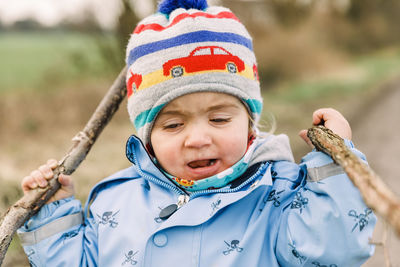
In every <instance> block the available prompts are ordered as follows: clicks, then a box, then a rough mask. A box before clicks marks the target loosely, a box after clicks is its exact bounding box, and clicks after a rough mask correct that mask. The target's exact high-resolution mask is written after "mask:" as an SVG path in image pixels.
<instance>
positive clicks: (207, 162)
mask: <svg viewBox="0 0 400 267" xmlns="http://www.w3.org/2000/svg"><path fill="white" fill-rule="evenodd" d="M216 161H217V160H216V159H204V160H195V161H192V162H189V163H188V166H189V167H190V168H192V169H198V168H204V167H209V166H212V165H214V164H215V162H216Z"/></svg>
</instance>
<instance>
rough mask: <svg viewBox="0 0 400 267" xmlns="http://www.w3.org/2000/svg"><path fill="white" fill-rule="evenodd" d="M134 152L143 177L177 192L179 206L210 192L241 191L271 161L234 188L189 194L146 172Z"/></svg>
mask: <svg viewBox="0 0 400 267" xmlns="http://www.w3.org/2000/svg"><path fill="white" fill-rule="evenodd" d="M132 154H133V157H134V159H135V163H136V164H137V166H138V168H137V169H138V171H139V173H140V175H141V176H142V177H144V178H146V179H148V180H150V181H152V182H154V183H156V184H158V185H161V186H163V187H166V188H168V189H171V190H172V191H173V192H175V193H176V194H177V195H178V202H177V204H176V205H177V206H178V208H181V207H182V206H183V205H185V204H186V203H188V202H189V201H190V200H192V199H194V198H196V197H199V196H202V195H207V194H210V193H233V192H236V191H239V190H240V189H242V188H243V187H244V186H246V185H248V184H249V183H251V182H252V181H253V180H254V179H255V178H256V177H258V176H259V175H260V173H261V172H264V171H265V169H267V168H268V166H269V164H270V162H267V163H263V164H261V166H260V168H259V169H258V171H257V172H256V173H255V174H253V175H252V176H251V177H250V178H249V179H247V180H246V181H245V182H243V183H242V184H241V185H239V186H238V187H235V188H233V189H213V190H201V191H196V192H194V193H192V194H190V195H189V194H188V193H186V192H185V191H183V190H182V189H180V188H179V187H176V186H173V185H170V184H168V183H166V182H164V181H161V180H159V179H157V178H154V177H153V176H152V175H147V174H145V173H144V172H143V171H142V170H141V168H140V165H139V164H138V163H139V162H138V160H137V157H136V154H135V153H132Z"/></svg>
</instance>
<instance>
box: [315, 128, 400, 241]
mask: <svg viewBox="0 0 400 267" xmlns="http://www.w3.org/2000/svg"><path fill="white" fill-rule="evenodd" d="M307 136H308V138H310V140H311V142H312V143H313V145H314V146H315V148H316V149H317V150H320V151H322V152H325V153H326V154H328V155H329V156H331V157H332V159H333V161H335V162H336V163H337V164H339V165H340V166H342V168H343V169H344V171H345V172H346V173H347V175H348V176H349V178H350V180H351V181H352V182H353V184H354V185H355V186H356V187H357V188H358V189H359V190H360V192H361V195H362V197H363V199H364V202H365V203H366V204H367V206H369V207H370V208H371V209H372V210H374V211H375V212H376V213H377V214H379V215H381V216H382V217H383V218H384V219H386V220H387V222H388V223H389V224H390V225H391V226H392V227H393V228H394V230H395V232H396V233H397V235H398V236H399V237H400V200H399V198H398V196H397V195H396V194H395V193H393V192H392V191H391V190H390V189H389V187H388V186H387V185H386V184H385V183H384V182H383V181H382V179H381V178H380V177H379V176H378V175H377V174H375V173H374V172H373V171H372V170H371V169H370V168H369V167H368V165H367V164H365V163H363V162H362V161H361V160H360V159H359V158H358V157H357V156H356V155H355V154H354V153H353V152H351V151H350V149H349V148H348V147H347V146H346V145H345V144H344V141H343V139H342V138H341V137H340V136H338V135H336V134H334V133H333V132H332V131H331V130H329V129H327V128H325V127H324V126H315V127H312V128H310V129H308V133H307Z"/></svg>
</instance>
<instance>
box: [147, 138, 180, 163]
mask: <svg viewBox="0 0 400 267" xmlns="http://www.w3.org/2000/svg"><path fill="white" fill-rule="evenodd" d="M151 142H152V146H153V151H154V154H155V156H156V158H157V160H158V162H159V163H160V164H161V165H162V166H163V168H164V167H165V166H169V165H171V163H173V162H175V161H176V159H177V154H178V149H177V145H176V143H175V142H174V141H173V139H172V138H170V137H169V138H168V141H166V138H158V137H157V136H154V137H153V138H152V139H151Z"/></svg>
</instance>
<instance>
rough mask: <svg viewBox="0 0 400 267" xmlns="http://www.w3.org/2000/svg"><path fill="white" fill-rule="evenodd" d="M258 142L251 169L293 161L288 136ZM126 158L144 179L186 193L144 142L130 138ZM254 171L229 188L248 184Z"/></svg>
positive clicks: (270, 137) (259, 139) (133, 137)
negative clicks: (262, 164)
mask: <svg viewBox="0 0 400 267" xmlns="http://www.w3.org/2000/svg"><path fill="white" fill-rule="evenodd" d="M256 142H257V143H258V144H257V148H256V151H255V153H254V155H253V157H252V159H251V163H250V167H251V166H253V165H255V166H257V169H258V167H259V166H260V164H257V163H262V162H267V161H280V160H286V161H293V155H292V152H291V150H290V145H289V141H288V138H287V136H286V135H278V136H275V135H269V136H267V137H263V138H257V139H256ZM126 157H127V158H128V159H129V161H130V162H132V163H133V164H134V165H135V166H136V169H137V171H138V172H139V174H140V175H142V176H143V178H144V179H147V180H150V181H152V182H155V183H158V184H161V185H163V186H167V187H169V188H170V189H172V190H174V191H177V192H179V193H183V192H184V190H183V189H182V188H180V187H178V186H176V185H175V184H174V183H173V182H172V181H170V180H169V178H167V177H166V176H165V174H164V173H163V172H162V171H161V170H160V169H159V168H158V167H157V166H156V164H155V163H154V162H153V160H152V158H151V157H150V155H149V154H148V152H147V150H146V149H145V147H144V145H143V143H142V141H141V140H140V139H139V138H138V137H136V136H135V135H132V136H130V137H129V139H128V141H127V143H126ZM252 169H253V168H249V170H247V171H246V172H245V173H244V174H243V175H242V177H239V178H237V179H236V180H237V181H236V180H234V181H233V182H232V183H231V184H230V185H228V186H232V185H233V187H238V186H240V185H241V184H242V183H244V182H246V180H247V178H249V177H250V176H251V175H249V173H252V172H253V170H252ZM231 188H232V187H231Z"/></svg>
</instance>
